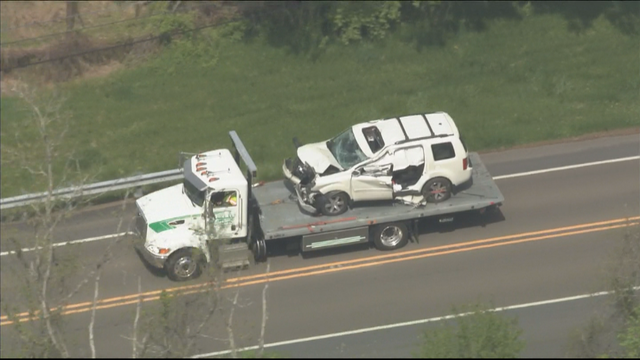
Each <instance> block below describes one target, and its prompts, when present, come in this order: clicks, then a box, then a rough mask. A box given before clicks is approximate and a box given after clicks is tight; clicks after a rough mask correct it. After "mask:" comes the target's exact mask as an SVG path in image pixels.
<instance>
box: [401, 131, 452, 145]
mask: <svg viewBox="0 0 640 360" xmlns="http://www.w3.org/2000/svg"><path fill="white" fill-rule="evenodd" d="M449 136H452V135H451V134H440V135H429V136H423V137H419V138H415V139H406V140H400V141H396V142H395V143H394V145H399V144H404V143H408V142H412V141H420V140H427V139H435V138H445V137H449Z"/></svg>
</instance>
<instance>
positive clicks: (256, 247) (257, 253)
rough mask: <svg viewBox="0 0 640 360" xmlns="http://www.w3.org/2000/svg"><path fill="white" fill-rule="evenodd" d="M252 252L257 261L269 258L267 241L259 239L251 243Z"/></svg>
mask: <svg viewBox="0 0 640 360" xmlns="http://www.w3.org/2000/svg"><path fill="white" fill-rule="evenodd" d="M251 252H252V253H253V258H254V259H255V261H256V262H261V261H264V260H265V259H266V258H267V242H266V241H264V239H257V240H255V241H253V243H252V244H251Z"/></svg>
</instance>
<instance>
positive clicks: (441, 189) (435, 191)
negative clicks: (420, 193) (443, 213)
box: [429, 181, 447, 200]
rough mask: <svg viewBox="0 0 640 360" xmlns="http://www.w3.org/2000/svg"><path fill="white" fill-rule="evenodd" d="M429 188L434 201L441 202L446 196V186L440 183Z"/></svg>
mask: <svg viewBox="0 0 640 360" xmlns="http://www.w3.org/2000/svg"><path fill="white" fill-rule="evenodd" d="M429 188H430V190H431V191H430V193H431V196H433V198H434V199H435V200H443V199H444V198H445V197H446V196H447V186H446V185H445V184H443V183H442V182H440V181H436V182H434V183H433V184H431V186H430V187H429Z"/></svg>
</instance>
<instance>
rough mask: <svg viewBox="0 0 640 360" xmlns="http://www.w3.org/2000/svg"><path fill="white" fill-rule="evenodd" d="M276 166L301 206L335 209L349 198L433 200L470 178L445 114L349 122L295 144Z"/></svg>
mask: <svg viewBox="0 0 640 360" xmlns="http://www.w3.org/2000/svg"><path fill="white" fill-rule="evenodd" d="M294 143H295V144H296V146H297V155H298V156H297V157H296V158H295V159H286V160H285V162H284V164H283V166H282V170H283V172H284V175H285V176H286V177H287V178H288V179H289V180H291V182H292V183H293V185H294V188H295V191H296V193H297V196H298V201H299V202H300V204H301V205H302V206H303V208H305V209H306V210H307V211H311V212H316V211H319V212H321V213H322V214H324V215H340V214H342V213H344V212H345V211H347V209H348V207H349V205H350V204H351V203H352V202H359V201H372V200H394V199H397V198H403V197H406V196H416V195H418V196H422V199H423V201H426V202H431V203H438V202H442V201H445V200H447V199H449V197H451V195H452V191H453V190H454V188H455V187H456V186H460V185H461V184H463V183H466V182H467V181H469V180H470V178H471V164H470V163H469V158H468V152H467V149H466V146H465V145H464V143H463V142H462V140H461V138H460V134H459V132H458V128H457V126H456V124H455V123H454V121H453V119H451V117H450V116H449V114H447V113H445V112H435V113H430V114H418V115H407V116H400V117H396V118H390V119H384V120H374V121H369V122H365V123H360V124H356V125H353V126H352V127H350V128H348V129H346V130H345V131H343V132H342V133H340V134H339V135H338V136H336V137H334V138H333V139H330V140H327V141H322V142H318V143H313V144H307V145H304V146H300V145H297V140H296V139H294Z"/></svg>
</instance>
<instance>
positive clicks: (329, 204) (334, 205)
mask: <svg viewBox="0 0 640 360" xmlns="http://www.w3.org/2000/svg"><path fill="white" fill-rule="evenodd" d="M316 202H317V209H318V210H319V211H320V212H321V213H322V214H323V215H326V216H336V215H341V214H344V213H345V212H346V211H347V210H348V209H349V195H347V194H346V193H345V192H342V191H332V192H330V193H328V194H321V195H318V196H317V197H316Z"/></svg>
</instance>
